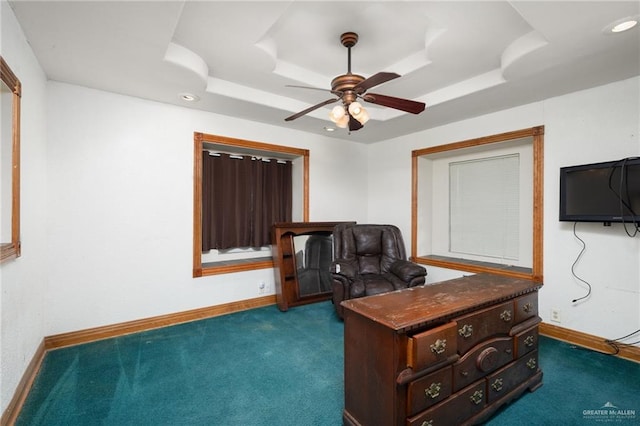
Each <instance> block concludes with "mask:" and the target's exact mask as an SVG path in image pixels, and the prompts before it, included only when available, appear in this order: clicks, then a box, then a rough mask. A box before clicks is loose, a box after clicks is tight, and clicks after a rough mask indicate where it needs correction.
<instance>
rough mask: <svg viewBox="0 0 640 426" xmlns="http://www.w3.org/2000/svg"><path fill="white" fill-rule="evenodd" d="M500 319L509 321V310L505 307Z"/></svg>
mask: <svg viewBox="0 0 640 426" xmlns="http://www.w3.org/2000/svg"><path fill="white" fill-rule="evenodd" d="M500 319H501V320H502V321H504V322H509V321H511V311H510V310H508V309H505V310H504V312H503V313H501V314H500Z"/></svg>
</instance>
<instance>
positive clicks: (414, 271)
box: [389, 260, 427, 282]
mask: <svg viewBox="0 0 640 426" xmlns="http://www.w3.org/2000/svg"><path fill="white" fill-rule="evenodd" d="M389 271H390V272H391V273H393V274H394V275H396V276H397V277H398V278H400V279H401V280H402V281H404V282H409V281H411V280H412V279H414V278H417V277H424V276H426V275H427V270H426V269H425V268H424V267H422V266H420V265H418V264H416V263H413V262H409V261H408V260H396V261H395V262H394V263H393V264H392V265H391V268H389Z"/></svg>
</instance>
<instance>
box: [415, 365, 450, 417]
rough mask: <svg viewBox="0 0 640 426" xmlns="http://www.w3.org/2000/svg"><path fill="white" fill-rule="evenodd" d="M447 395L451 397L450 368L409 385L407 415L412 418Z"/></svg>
mask: <svg viewBox="0 0 640 426" xmlns="http://www.w3.org/2000/svg"><path fill="white" fill-rule="evenodd" d="M449 395H451V366H449V367H446V368H443V369H440V370H438V371H436V372H435V373H431V374H429V375H427V376H425V377H422V378H421V379H418V380H415V381H413V382H411V383H409V385H408V390H407V403H408V407H407V413H409V415H410V416H412V415H414V414H416V413H419V412H420V411H422V410H426V409H427V408H429V407H431V406H432V405H434V404H435V403H437V402H440V401H442V400H443V399H445V398H447V397H448V396H449Z"/></svg>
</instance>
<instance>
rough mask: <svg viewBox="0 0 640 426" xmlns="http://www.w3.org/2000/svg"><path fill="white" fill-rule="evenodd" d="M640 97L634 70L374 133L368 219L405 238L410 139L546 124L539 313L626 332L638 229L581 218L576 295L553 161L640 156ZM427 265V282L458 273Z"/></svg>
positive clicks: (630, 322)
mask: <svg viewBox="0 0 640 426" xmlns="http://www.w3.org/2000/svg"><path fill="white" fill-rule="evenodd" d="M639 104H640V78H632V79H629V80H626V81H621V82H617V83H614V84H609V85H606V86H602V87H597V88H593V89H590V90H585V91H581V92H577V93H573V94H569V95H565V96H561V97H558V98H553V99H548V100H545V101H544V102H537V103H534V104H530V105H525V106H522V107H518V108H513V109H510V110H506V111H501V112H499V113H495V114H490V115H487V116H483V117H478V118H474V119H471V120H465V121H463V122H458V123H453V124H450V125H446V126H442V127H439V128H435V129H431V130H428V131H425V132H420V133H416V134H412V135H408V136H404V137H401V138H397V139H394V140H390V141H385V142H380V143H377V144H375V145H373V146H371V148H370V149H369V170H375V171H376V172H375V173H370V175H369V188H370V191H369V197H368V203H369V205H368V210H369V220H370V222H389V223H396V224H399V226H400V227H401V228H402V231H403V233H404V235H405V236H406V238H405V240H406V241H405V243H406V245H407V247H409V241H408V240H409V236H410V231H411V228H410V226H411V151H412V150H413V149H418V148H426V147H431V146H436V145H441V144H445V143H451V142H457V141H461V140H466V139H472V138H477V137H480V136H486V135H491V134H497V133H502V132H506V131H510V130H518V129H523V128H528V127H533V126H537V125H544V126H545V152H544V159H545V160H544V164H545V166H544V187H545V190H544V221H545V223H544V278H545V280H544V281H545V286H544V287H543V289H542V290H541V292H540V314H541V316H542V318H543V320H545V321H549V319H550V310H551V309H552V308H554V309H559V310H560V312H561V321H562V322H561V323H560V324H559V325H560V326H563V327H567V328H570V329H574V330H578V331H581V332H585V333H590V334H594V335H597V336H602V337H606V338H617V337H620V336H623V335H626V334H628V333H631V332H632V331H635V330H637V329H638V328H640V314H639V312H640V274H639V272H638V271H639V266H640V235H639V236H637V237H636V238H629V237H627V236H626V234H625V233H624V231H623V229H622V227H621V225H619V224H614V225H613V226H612V227H610V228H609V227H607V228H604V227H603V226H602V224H584V223H580V224H578V234H579V236H581V238H583V239H584V240H585V241H586V243H587V251H586V253H585V254H584V256H583V258H582V260H581V262H580V264H579V265H578V268H577V272H578V273H579V275H580V276H581V277H582V278H583V279H585V280H587V281H590V282H591V284H592V285H593V292H592V295H591V297H590V298H589V299H587V300H585V301H581V302H578V303H575V304H574V303H572V302H571V301H572V300H573V299H576V298H578V297H581V296H583V295H584V294H586V289H585V288H583V286H581V285H580V284H579V283H578V282H577V280H575V279H574V278H573V277H572V276H571V271H570V269H571V264H572V263H573V262H574V260H575V258H576V256H577V255H578V253H579V251H580V246H579V245H578V244H577V240H575V239H574V237H573V230H572V224H569V223H560V222H558V191H559V185H558V179H559V175H558V169H559V168H560V167H561V166H567V165H573V164H582V163H590V162H599V161H609V160H616V159H620V158H624V157H628V156H638V155H639V153H640V136H639V135H640V129H639V127H640V121H639V117H640V107H639ZM428 113H429V109H428V108H427V110H426V111H425V114H428ZM381 164H384V165H385V167H381V166H380V165H381ZM389 205H392V206H394V208H393V209H390V208H388V206H389ZM428 271H429V275H428V277H427V278H428V281H429V282H435V281H441V280H444V279H449V278H454V277H459V276H461V275H462V273H461V272H459V271H451V270H444V269H440V268H428ZM636 340H637V339H636Z"/></svg>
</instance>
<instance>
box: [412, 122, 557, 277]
mask: <svg viewBox="0 0 640 426" xmlns="http://www.w3.org/2000/svg"><path fill="white" fill-rule="evenodd" d="M526 137H531V138H532V141H533V142H532V143H533V212H532V214H533V229H532V241H533V253H532V254H533V259H532V267H531V270H530V271H523V270H521V269H512V268H502V267H499V266H497V265H493V264H483V263H481V262H472V261H469V262H465V261H463V260H460V259H453V258H446V257H443V256H437V257H436V256H433V257H432V256H424V255H423V256H418V198H419V193H418V189H419V176H418V160H419V158H420V157H424V156H428V155H433V154H441V153H446V152H448V151H455V150H462V149H467V148H474V147H480V146H484V145H489V144H499V143H503V142H510V141H512V140H515V139H521V138H526ZM543 176H544V126H536V127H531V128H527V129H521V130H515V131H511V132H505V133H500V134H496V135H490V136H484V137H480V138H475V139H468V140H464V141H460V142H454V143H450V144H445V145H439V146H434V147H431V148H422V149H417V150H413V151H411V260H412V261H413V262H416V263H420V264H424V265H431V266H437V267H441V268H446V269H454V270H462V271H467V272H473V273H482V272H489V273H493V274H497V275H504V276H510V277H513V278H524V279H531V280H535V281H542V279H543V221H544V219H543V214H544V211H543V196H544V186H543Z"/></svg>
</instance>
